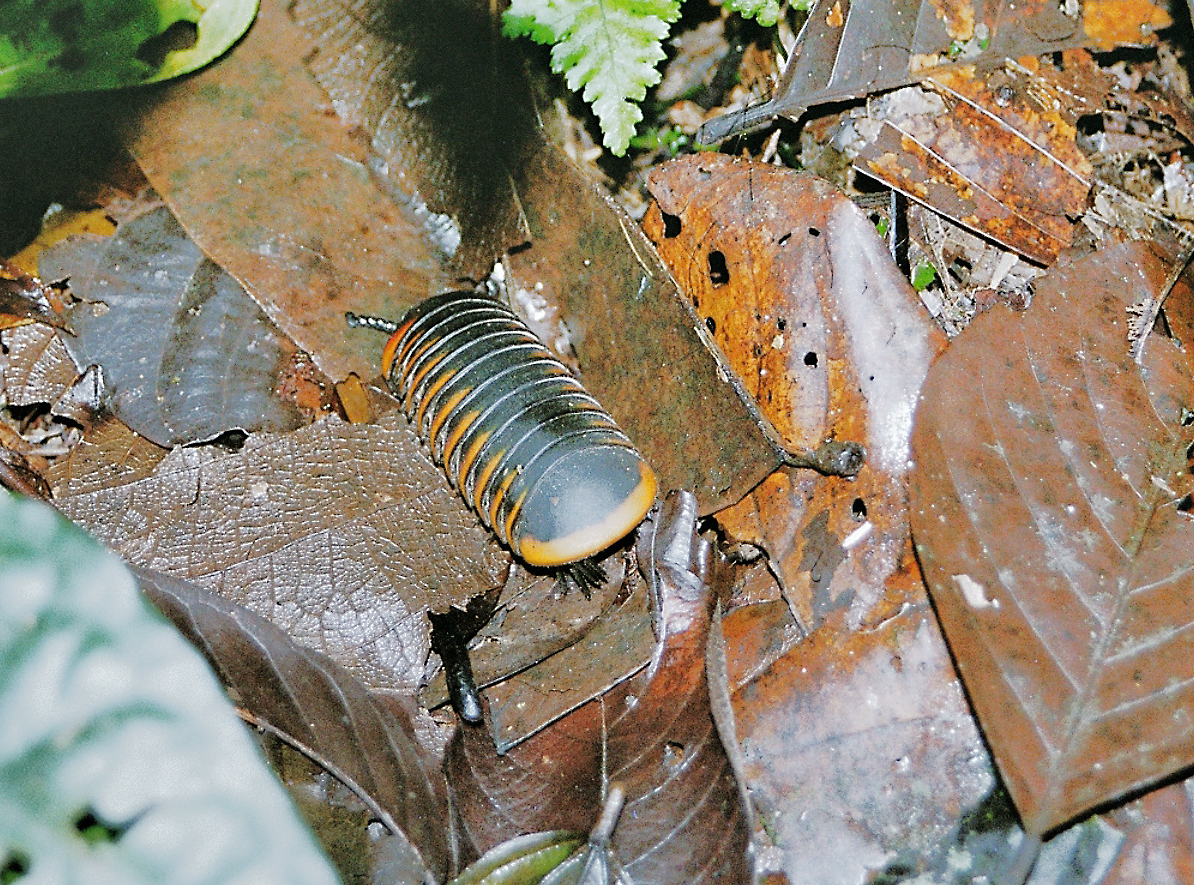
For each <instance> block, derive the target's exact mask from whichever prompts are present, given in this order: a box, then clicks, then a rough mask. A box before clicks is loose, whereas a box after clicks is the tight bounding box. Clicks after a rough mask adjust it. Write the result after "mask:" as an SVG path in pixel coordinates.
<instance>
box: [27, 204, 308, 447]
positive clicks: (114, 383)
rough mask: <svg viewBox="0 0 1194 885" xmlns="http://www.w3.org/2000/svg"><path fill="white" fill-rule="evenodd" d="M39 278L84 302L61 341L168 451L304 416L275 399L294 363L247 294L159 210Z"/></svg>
mask: <svg viewBox="0 0 1194 885" xmlns="http://www.w3.org/2000/svg"><path fill="white" fill-rule="evenodd" d="M40 270H41V273H42V274H43V275H44V276H45V277H46V278H47V279H51V280H62V279H69V280H70V285H71V291H72V293H73V294H74V296H75V298H77V299H79V300H80V301H81V303H79V304H76V305H75V306H74V307H73V309H71V310H70V311H69V314H68V318H69V322H70V327H71V331H72V333H73V334H66V335H63V336H62V341H63V343H64V344H65V345H66V349H67V351H68V352H69V353H70V354H71V357H72V358H73V359H74V361H75V365H76V366H77V367H78V369H79V371H80V372H82V371H83V370H85V369H86V368H87V367H88V366H91V365H97V366H99V367H100V368H101V369H102V372H103V375H102V377H103V384H104V388H105V403H104V404H105V406H106V407H107V408H109V409H110V410H111V411H112V413H113V414H114V415H116V416H117V417H118V418H120V419H121V420H122V421H123V422H124V423H125V424H127V425H128V426H129V427H131V428H132V429H133V430H135V431H136V432H137V433H139V434H141V435H142V436H144V437H146V438H147V439H149V440H150V441H152V442H155V443H157V444H158V445H163V446H169V445H177V444H184V443H191V442H197V441H202V440H207V439H213V438H215V437H217V436H219V435H221V434H223V433H226V432H227V431H229V430H234V429H235V430H242V431H245V432H253V431H257V430H276V431H282V430H293V429H294V428H296V427H298V426H299V425H300V424H302V423H303V419H304V416H303V413H302V412H301V410H299V409H298V408H297V407H296V406H295V405H294V404H293V403H291V402H288V401H287V400H285V399H283V398H282V397H281V396H280V395H279V394H278V393H277V386H278V379H279V375H280V374H281V373H282V371H283V369H284V368H285V366H286V365H287V364H288V363H289V362H290V361H291V360H292V359H293V357H294V355H295V348H294V345H293V344H292V343H291V342H290V341H289V340H287V339H286V338H284V337H283V336H282V335H281V334H279V332H278V331H277V329H276V328H275V327H274V325H273V324H272V323H271V322H270V321H269V319H268V318H267V317H266V316H265V315H264V314H263V313H262V312H261V309H260V308H259V307H258V306H257V305H256V304H255V303H254V302H253V301H252V299H250V298H249V297H248V296H247V295H246V294H245V291H244V289H243V288H242V287H241V286H240V284H239V283H237V282H236V280H234V279H233V278H232V277H230V276H229V275H228V274H227V273H225V272H224V271H223V270H222V269H221V268H220V267H218V266H217V265H216V264H214V263H212V261H211V260H210V259H208V258H205V257H204V256H203V253H201V252H200V251H199V249H198V247H197V246H195V244H194V243H192V242H191V241H190V239H189V238H188V237H187V236H186V234H185V233H184V232H183V230H182V228H181V227H180V226H179V224H178V222H177V221H176V220H175V219H174V217H173V216H172V215H171V214H170V211H169V210H168V209H167V208H166V207H165V206H162V205H160V204H157V205H156V206H153V205H152V204H151V205H150V206H147V207H145V211H144V212H143V213H142V214H141V215H138V216H137V217H135V218H132V219H130V220H128V221H126V222H124V223H123V224H122V225H121V226H120V228H119V229H118V230H117V231H116V233H115V234H113V235H112V237H110V238H107V239H94V238H88V239H84V240H70V241H67V242H66V243H64V244H61V245H59V246H56V247H54V248H52V249H51V250H49V251H48V252H45V253H43V254H42V256H41V260H40Z"/></svg>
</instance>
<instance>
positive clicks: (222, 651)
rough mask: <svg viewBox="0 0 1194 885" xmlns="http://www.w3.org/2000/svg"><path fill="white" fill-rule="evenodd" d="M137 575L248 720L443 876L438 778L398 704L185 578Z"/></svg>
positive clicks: (443, 802) (442, 801) (444, 817)
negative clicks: (312, 764) (351, 795)
mask: <svg viewBox="0 0 1194 885" xmlns="http://www.w3.org/2000/svg"><path fill="white" fill-rule="evenodd" d="M136 573H137V576H138V578H139V580H140V583H141V588H142V590H143V591H144V592H145V593H146V595H148V596H149V598H150V599H151V600H152V601H153V603H154V605H156V606H157V607H158V609H160V610H161V611H162V613H163V614H165V615H166V616H167V617H168V618H169V619H170V620H171V621H172V622H173V623H174V625H175V626H176V627H178V629H179V630H180V631H181V632H182V633H183V634H184V635H185V636H186V637H187V639H189V640H190V641H191V642H192V643H193V644H194V645H195V646H196V647H197V648H198V649H199V650H200V651H201V652H203V654H204V656H205V657H206V658H207V659H208V661H209V662H210V663H211V665H212V667H213V668H214V669H215V671H216V674H217V675H218V676H219V678H220V681H221V682H222V683H223V684H224V687H225V688H226V689H227V690H228V693H229V695H230V696H231V697H232V698H233V699H234V701H235V703H236V705H237V706H238V707H239V708H241V709H242V710H244V711H245V712H246V713H247V714H248V715H249V717H250V719H251V720H252V721H254V722H256V723H259V724H263V725H266V726H268V727H269V728H270V729H271V730H272V731H274V732H275V733H277V734H278V735H280V736H281V737H283V739H284V740H286V741H287V742H288V743H290V744H291V745H292V746H295V747H297V748H298V749H300V750H301V751H302V752H303V753H305V754H306V755H308V756H309V757H310V758H312V759H313V760H314V761H316V762H317V763H319V764H320V765H322V766H323V767H324V768H325V769H326V770H328V771H329V772H331V773H332V774H333V775H335V776H336V777H338V778H340V779H341V780H342V781H343V782H344V783H345V784H346V785H347V786H349V787H350V788H351V789H352V790H353V791H354V792H355V793H356V794H357V795H358V796H359V797H360V798H361V799H362V800H363V801H364V802H365V803H366V804H367V805H368V807H369V808H370V810H371V811H372V812H373V814H374V815H375V816H376V817H378V818H379V819H380V820H381V821H382V823H383V824H384V825H385V826H386V828H387V829H389V830H390V832H391V833H392V834H394V835H395V836H398V837H399V839H400V840H402V841H403V842H404V844H405V847H406V851H407V852H408V855H413V856H408V861H409V862H410V863H411V865H412V866H416V867H417V866H419V865H425V866H424V869H427V868H430V869H432V870H434V871H435V872H436V874H437V875H438V877H439V878H440V880H442V879H443V878H444V876H445V874H446V873H447V870H448V858H449V853H450V850H449V846H448V836H447V833H448V814H447V794H446V789H445V785H444V782H443V776H442V775H441V774H440V771H439V766H438V765H437V760H436V759H435V758H434V756H433V754H431V753H429V752H428V751H427V750H426V749H425V748H424V747H422V746H421V745H420V744H419V742H418V740H417V738H416V734H415V727H414V724H413V723H412V722H411V719H410V716H409V714H408V713H407V711H406V709H405V708H404V707H403V706H402V705H400V704H399V703H397V702H395V701H394V700H392V699H390V698H386V697H382V696H375V695H373V694H371V693H370V692H369V690H368V689H367V688H366V687H365V686H364V684H362V683H361V682H360V681H359V680H358V679H357V678H356V677H354V676H353V675H352V674H350V673H349V672H348V671H347V670H345V669H344V668H343V667H340V666H339V665H338V664H336V663H335V662H333V661H332V660H330V659H328V658H327V657H325V656H324V655H321V654H319V653H317V652H313V651H311V650H310V649H307V648H304V647H303V646H301V645H297V644H296V643H295V642H294V641H293V639H292V638H291V637H290V636H288V635H287V634H285V633H283V632H282V631H281V630H279V629H278V628H277V627H276V626H274V625H273V624H271V623H270V622H269V621H267V620H265V619H264V618H262V617H260V616H258V615H255V614H253V613H252V612H250V611H249V610H247V609H245V608H243V607H242V606H239V605H236V604H235V603H231V602H229V601H228V600H226V599H223V598H222V597H220V596H217V595H215V594H214V593H209V592H207V591H205V590H203V589H201V588H200V587H198V586H196V585H194V584H191V583H188V582H186V581H180V580H178V579H176V578H171V577H168V576H166V575H163V574H160V573H155V572H151V571H148V570H145V569H137V570H136ZM416 862H418V863H416ZM405 881H407V882H411V883H417V882H422V881H424V877H423V876H420V877H418V878H411V879H407V880H405Z"/></svg>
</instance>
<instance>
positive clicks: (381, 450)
mask: <svg viewBox="0 0 1194 885" xmlns="http://www.w3.org/2000/svg"><path fill="white" fill-rule="evenodd" d="M378 405H379V406H381V401H380V400H379V401H378ZM49 479H50V482H51V484H52V486H53V487H54V493H55V502H56V503H57V505H58V506H59V508H60V509H61V510H62V511H63V512H65V513H66V514H67V515H68V516H70V517H71V518H72V519H74V520H75V521H76V522H78V523H79V524H81V525H83V526H84V527H85V528H87V529H88V530H89V531H90V532H91V533H92V534H94V535H95V536H96V537H98V538H100V539H101V540H102V541H104V542H105V543H107V544H108V545H109V546H110V547H112V548H114V549H115V550H116V551H117V552H119V553H120V554H121V555H123V556H124V557H125V558H126V559H127V560H129V561H130V562H132V563H133V564H135V565H139V566H144V567H146V568H152V569H154V570H157V571H162V572H165V573H167V574H169V575H172V576H174V577H179V578H186V579H188V580H192V581H195V582H196V583H198V584H200V585H201V586H203V587H205V588H207V589H210V590H214V591H216V592H219V593H220V594H222V595H224V596H225V597H226V598H228V599H230V600H232V601H234V602H238V603H240V604H242V605H244V606H245V607H246V608H248V609H249V610H251V611H253V612H255V613H257V614H259V615H261V616H262V617H265V618H267V619H268V620H270V621H272V622H273V623H274V624H276V625H278V626H279V627H280V628H282V629H283V630H285V631H286V632H287V633H289V634H290V635H291V636H292V637H293V638H294V639H295V641H297V642H299V643H301V644H303V645H306V646H309V647H310V648H313V649H317V650H319V651H322V652H324V653H326V654H327V655H328V656H329V657H331V658H333V659H334V660H336V661H337V662H338V663H340V664H341V665H343V666H345V667H347V668H348V669H349V670H350V671H352V672H353V673H355V674H356V675H357V676H358V677H359V678H361V679H363V680H364V681H365V683H366V684H367V685H370V686H380V687H384V688H388V689H393V690H400V689H402V688H404V687H405V688H407V689H408V690H413V688H414V686H415V685H417V684H418V682H419V681H420V679H421V677H422V673H423V666H424V661H425V659H426V657H427V652H428V648H429V645H428V641H429V640H428V627H427V623H426V619H425V617H424V615H423V613H424V611H425V610H427V609H429V608H434V609H436V610H446V609H447V607H448V606H449V605H461V606H462V605H464V604H465V603H466V602H467V601H468V600H469V599H470V598H472V597H473V596H476V595H479V594H480V593H483V592H485V591H486V590H489V589H490V588H492V587H494V586H497V585H498V584H499V583H500V576H501V574H502V571H503V569H504V567H505V565H506V563H507V562H508V557H507V554H505V553H504V552H503V551H502V550H501V549H500V548H499V547H498V546H497V545H496V543H495V542H494V541H493V539H492V536H491V535H490V534H489V533H488V532H486V531H485V530H484V529H483V528H482V527H481V526H480V525H479V524H478V523H477V521H476V519H475V518H474V517H473V516H472V515H471V514H470V513H469V512H468V511H467V510H465V509H464V508H463V507H462V506H461V504H460V502H459V499H458V496H457V495H456V493H455V491H453V489H452V488H451V487H450V486H449V485H448V483H447V480H446V479H445V478H444V477H443V474H442V473H440V471H439V470H438V469H436V468H435V467H434V466H433V465H432V464H431V463H430V459H429V457H428V455H427V454H426V451H425V448H424V447H423V446H421V445H420V443H419V440H418V438H417V437H416V436H415V434H414V432H413V431H412V430H411V429H410V428H409V426H408V425H407V423H406V420H405V419H404V418H403V417H401V416H400V415H398V414H397V413H396V412H389V413H388V414H385V415H383V416H382V417H381V418H380V419H379V420H378V423H376V424H345V423H344V422H342V421H340V420H339V419H337V418H335V417H332V418H329V419H327V420H325V421H322V422H319V423H317V424H313V425H311V426H309V427H305V428H302V429H301V430H298V431H295V432H294V433H291V434H268V433H261V434H255V435H254V436H252V437H250V438H249V440H248V441H247V442H246V444H245V446H244V448H243V449H242V450H241V451H239V452H237V453H235V454H233V453H226V452H221V451H219V450H216V449H213V448H178V449H175V450H174V451H173V452H170V453H167V452H166V451H164V450H162V449H159V448H157V447H156V446H151V445H150V444H148V443H146V442H145V441H144V440H142V439H140V438H139V437H136V436H134V435H132V434H131V433H129V432H128V431H127V430H125V429H124V428H122V427H121V426H120V425H119V424H118V423H117V422H115V421H109V422H107V423H105V424H102V425H100V426H99V427H97V428H95V429H94V430H93V431H92V432H91V433H89V434H88V436H87V438H86V439H85V441H84V442H83V444H82V445H81V446H80V447H79V448H78V449H76V450H75V451H74V452H73V453H72V455H71V456H70V458H68V459H66V460H65V461H64V462H62V463H61V464H59V465H57V466H56V468H55V469H54V470H53V471H52V472H51V475H50V477H49Z"/></svg>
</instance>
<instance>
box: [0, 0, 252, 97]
mask: <svg viewBox="0 0 1194 885" xmlns="http://www.w3.org/2000/svg"><path fill="white" fill-rule="evenodd" d="M256 14H257V0H8V2H4V3H0V98H3V97H11V96H31V95H48V94H53V93H60V92H84V91H90V90H95V89H114V88H118V87H122V86H135V85H137V84H141V83H152V82H156V81H158V80H165V79H168V78H170V77H176V76H178V75H179V74H184V73H186V72H188V71H193V70H195V69H196V68H199V67H202V66H203V65H205V64H207V63H208V62H210V61H212V60H214V59H216V58H218V57H219V56H220V55H221V54H223V53H224V52H225V51H226V50H227V49H228V48H229V47H230V46H231V45H232V44H233V43H235V42H236V41H237V40H238V39H239V38H240V37H241V35H243V34H244V32H245V31H246V30H248V27H249V25H250V24H251V23H252V21H253V18H254V16H256ZM176 43H181V44H186V45H180V46H177V47H176V46H175V44H176Z"/></svg>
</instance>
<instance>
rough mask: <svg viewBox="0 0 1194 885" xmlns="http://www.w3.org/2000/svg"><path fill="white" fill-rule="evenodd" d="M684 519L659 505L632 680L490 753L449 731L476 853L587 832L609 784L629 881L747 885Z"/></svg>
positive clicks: (691, 507)
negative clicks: (644, 653) (654, 601)
mask: <svg viewBox="0 0 1194 885" xmlns="http://www.w3.org/2000/svg"><path fill="white" fill-rule="evenodd" d="M695 518H696V508H695V502H694V501H693V499H692V498H691V496H687V495H675V496H673V497H672V498H670V499H669V501H668V503H666V504H665V505H664V508H663V512H662V514H661V515H660V517H659V525H658V528H657V529H656V531H657V533H658V534H657V538H658V541H657V544H656V550H657V551H658V555H657V558H656V559H655V560H654V561H653V562H652V563H651V568H653V569H654V571H655V574H656V575H657V580H658V585H659V588H660V604H661V609H660V611H661V622H660V623H661V625H662V627H661V632H662V637H663V638H662V639H661V641H660V642H659V644H658V645H657V647H656V650H655V655H654V658H653V659H652V661H651V664H650V666H649V667H648V669H647V670H646V671H644V672H643V673H642V674H641V675H639V676H636V677H635V678H633V679H630V680H628V681H626V682H624V683H622V684H621V685H619V686H617V687H615V688H613V689H612V690H610V691H609V692H607V693H606V694H604V695H602V696H601V697H600V698H598V699H597V700H595V701H592V702H590V703H588V704H586V705H584V706H583V707H580V708H579V709H577V710H576V711H574V712H573V713H571V714H569V715H568V716H566V717H565V718H564V719H562V720H560V721H559V722H557V723H555V724H554V725H552V726H550V727H549V728H547V729H546V730H544V731H542V732H540V733H539V734H538V735H536V736H535V737H533V738H531V739H530V740H528V741H526V742H525V743H523V744H521V745H519V746H518V747H515V748H514V749H513V750H511V751H510V752H509V753H507V754H506V755H504V756H499V755H498V754H497V753H496V752H495V750H494V747H493V745H492V743H491V742H490V741H489V737H488V735H487V734H486V732H485V731H484V730H483V729H480V728H462V729H461V730H460V731H459V732H458V733H457V736H456V737H455V738H454V739H453V742H452V743H451V744H450V745H449V750H448V758H447V762H446V765H447V772H448V778H449V784H450V787H451V789H452V791H453V796H454V799H455V803H456V806H457V808H458V809H459V811H460V815H461V818H462V820H463V822H464V827H465V831H466V833H467V835H468V837H469V838H470V839H471V840H472V842H473V845H474V846H475V848H476V849H477V850H478V851H485V850H487V849H488V848H489V847H491V846H493V845H495V844H497V843H499V842H502V841H504V840H505V839H507V838H510V837H511V836H514V835H516V834H518V833H521V832H533V831H537V830H547V829H565V830H573V831H581V832H584V831H588V830H589V829H590V828H591V827H592V825H593V823H594V822H595V821H596V820H597V817H598V815H599V814H600V813H601V810H602V805H603V798H604V793H605V790H606V788H607V787H608V785H609V784H612V783H614V782H618V783H620V784H621V785H622V786H623V788H624V789H625V791H626V804H625V808H624V810H623V811H622V815H621V818H620V822H619V824H618V828H617V830H616V831H615V833H614V836H613V840H612V843H611V845H612V851H613V853H614V855H615V856H616V857H617V859H618V860H619V861H620V863H621V865H622V866H623V867H624V868H625V869H626V871H627V872H628V873H629V875H630V877H631V879H632V880H633V881H636V882H652V883H656V885H667V883H691V882H712V881H718V882H727V883H729V882H734V883H745V882H748V881H750V866H749V861H748V855H747V851H748V845H749V841H750V826H751V821H750V820H749V815H747V814H746V813H745V810H744V809H745V805H744V802H743V801H742V797H741V794H740V792H739V788H738V785H737V782H736V780H735V777H734V772H733V768H732V765H731V763H730V759H729V756H728V755H727V753H726V751H725V749H724V746H723V745H722V743H721V740H720V738H719V736H718V731H717V728H716V727H715V725H714V721H713V717H712V712H711V707H710V701H709V690H708V685H707V682H706V673H705V644H706V640H707V638H708V630H709V624H710V614H711V612H712V607H713V604H714V596H715V595H716V593H717V585H718V584H719V583H720V580H722V578H720V577H718V578H715V577H714V575H715V574H717V572H718V569H719V566H718V561H717V559H716V557H715V556H714V555H713V554H712V553H711V551H710V550H709V547H708V543H707V542H706V541H704V540H702V539H701V538H699V537H697V536H695V534H694V532H695ZM711 581H712V582H713V583H712V584H711V583H710V582H711Z"/></svg>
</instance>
